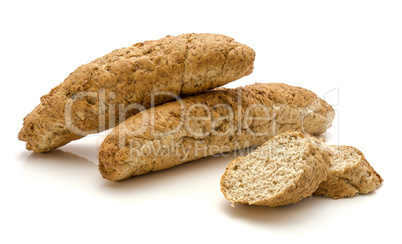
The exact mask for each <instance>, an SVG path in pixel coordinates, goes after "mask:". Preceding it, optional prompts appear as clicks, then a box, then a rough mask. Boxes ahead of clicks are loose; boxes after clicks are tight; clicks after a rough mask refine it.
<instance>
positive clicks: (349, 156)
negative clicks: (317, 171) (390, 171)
mask: <svg viewBox="0 0 402 244" xmlns="http://www.w3.org/2000/svg"><path fill="white" fill-rule="evenodd" d="M329 148H330V149H331V150H332V156H331V159H330V167H329V173H328V178H327V180H325V181H324V182H322V183H321V184H320V187H319V188H318V189H317V191H316V192H314V195H323V196H326V197H331V198H344V197H353V196H355V195H357V194H359V193H369V192H371V191H374V190H375V189H377V187H379V186H380V185H381V183H382V182H383V179H382V178H381V176H380V175H379V174H378V173H377V172H376V171H375V170H374V169H373V167H371V165H370V164H369V163H368V162H367V160H366V158H365V157H364V155H363V153H362V152H361V151H359V150H358V149H356V148H354V147H351V146H329Z"/></svg>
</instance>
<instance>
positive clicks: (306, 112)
mask: <svg viewBox="0 0 402 244" xmlns="http://www.w3.org/2000/svg"><path fill="white" fill-rule="evenodd" d="M334 115H335V113H334V110H333V108H332V107H331V106H330V105H329V104H327V103H326V102H325V101H324V100H322V99H320V98H318V97H317V96H316V95H315V94H314V93H313V92H311V91H309V90H306V89H304V88H300V87H294V86H289V85H286V84H275V83H271V84H254V85H249V86H246V87H239V88H236V89H225V88H218V89H215V90H212V91H209V92H206V93H203V94H199V95H196V96H191V97H187V98H184V99H182V100H179V101H174V102H169V103H166V104H163V105H160V106H157V107H154V108H151V109H148V110H146V111H142V112H141V113H138V114H136V115H134V116H133V117H131V118H129V119H127V120H126V121H125V122H124V123H122V124H120V125H119V126H117V127H116V128H115V129H114V130H113V131H112V132H111V133H110V134H109V135H108V136H107V137H106V138H105V140H104V141H103V143H102V145H101V148H100V151H99V155H98V158H99V171H100V172H101V174H102V176H103V177H104V178H106V179H109V180H113V181H118V180H123V179H127V178H129V177H131V176H134V175H141V174H145V173H148V172H150V171H158V170H163V169H167V168H170V167H173V166H175V165H179V164H182V163H184V162H189V161H192V160H195V159H198V158H202V157H206V156H210V155H213V154H219V153H223V152H228V151H232V150H236V149H241V148H247V147H253V146H258V145H261V144H263V143H264V142H266V141H267V140H268V139H269V138H271V137H272V136H274V135H276V134H279V133H281V132H284V131H287V130H294V131H304V132H306V133H310V134H321V133H323V132H325V131H326V130H327V128H329V127H330V126H331V123H332V121H333V118H334Z"/></svg>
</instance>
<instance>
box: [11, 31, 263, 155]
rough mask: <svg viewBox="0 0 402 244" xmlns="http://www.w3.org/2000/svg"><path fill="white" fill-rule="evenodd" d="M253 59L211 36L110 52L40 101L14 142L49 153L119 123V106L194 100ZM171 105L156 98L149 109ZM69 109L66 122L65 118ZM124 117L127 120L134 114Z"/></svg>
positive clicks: (237, 75) (244, 68) (237, 73)
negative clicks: (181, 97)
mask: <svg viewBox="0 0 402 244" xmlns="http://www.w3.org/2000/svg"><path fill="white" fill-rule="evenodd" d="M254 58H255V53H254V51H253V50H252V49H251V48H249V47H247V46H245V45H243V44H240V43H238V42H235V41H234V40H233V39H232V38H230V37H227V36H224V35H215V34H183V35H180V36H175V37H171V36H168V37H165V38H162V39H159V40H155V41H145V42H142V43H137V44H134V45H132V46H130V47H127V48H122V49H118V50H115V51H113V52H111V53H109V54H107V55H105V56H103V57H101V58H98V59H95V60H94V61H92V62H90V63H88V64H85V65H82V66H80V67H78V68H77V69H76V70H75V71H74V72H73V73H71V74H70V75H69V76H68V77H67V78H66V79H65V80H64V82H63V83H61V84H60V85H58V86H56V87H55V88H53V89H52V90H51V91H50V92H49V93H48V94H47V95H45V96H43V97H42V98H41V103H40V104H39V105H38V106H36V108H35V109H34V110H33V111H32V112H31V113H30V114H28V115H27V116H26V117H25V119H24V125H23V127H22V129H21V131H20V133H19V135H18V138H19V139H20V140H22V141H26V148H27V149H28V150H33V151H35V152H46V151H49V150H52V149H54V148H57V147H60V146H62V145H64V144H66V143H68V142H70V141H72V140H76V139H79V138H82V137H83V136H85V135H87V134H90V133H95V132H99V131H102V130H105V129H108V128H112V127H114V125H116V124H118V123H119V122H122V121H124V118H123V119H122V118H121V117H120V116H119V108H120V106H122V107H123V108H127V107H129V106H130V105H132V104H139V105H141V106H143V108H148V107H150V106H151V99H152V97H151V94H152V92H169V93H173V94H176V95H189V94H196V93H200V92H202V91H206V90H209V89H212V88H215V87H218V86H221V85H224V84H226V83H229V82H231V81H234V80H236V79H239V78H241V77H243V76H245V75H248V74H250V73H251V72H252V70H253V62H254ZM83 92H84V93H85V94H84V95H85V96H82V95H83ZM88 93H89V95H88ZM173 99H174V98H173V97H172V96H168V95H159V96H156V97H155V101H154V104H155V105H158V104H162V103H165V102H167V101H170V100H173ZM69 105H71V121H69V120H67V118H66V116H65V115H66V112H68V110H67V109H68V106H69ZM111 105H112V106H111ZM66 106H67V107H66ZM126 112H127V113H126V114H125V116H124V117H125V118H128V117H129V116H132V115H134V114H135V113H137V112H138V110H137V109H132V110H130V111H126ZM100 117H101V118H100ZM102 121H104V122H102ZM109 122H110V123H109ZM68 123H72V125H74V128H77V130H72V129H71V128H72V126H71V125H70V126H68Z"/></svg>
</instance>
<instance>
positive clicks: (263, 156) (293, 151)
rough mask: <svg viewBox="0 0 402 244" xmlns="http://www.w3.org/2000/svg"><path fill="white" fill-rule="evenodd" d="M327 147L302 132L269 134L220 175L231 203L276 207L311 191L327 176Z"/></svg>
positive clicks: (310, 193) (328, 153)
mask: <svg viewBox="0 0 402 244" xmlns="http://www.w3.org/2000/svg"><path fill="white" fill-rule="evenodd" d="M329 158H330V150H328V148H327V146H326V145H325V144H324V143H323V142H322V141H321V140H319V139H317V138H315V137H313V136H310V135H308V134H305V133H301V132H291V131H288V132H284V133H282V134H279V135H277V136H274V137H272V138H271V139H270V140H268V141H267V142H266V143H264V144H263V145H262V146H260V147H259V148H257V149H256V150H255V151H254V152H252V153H249V154H248V155H246V156H245V157H239V158H237V159H235V160H233V161H232V162H231V163H230V164H229V165H228V167H227V168H226V171H225V173H224V174H223V176H222V178H221V191H222V193H223V194H224V195H225V197H226V199H228V200H229V201H231V202H232V203H243V204H249V205H264V206H269V207H276V206H281V205H286V204H290V203H296V202H298V201H299V200H301V199H303V198H305V197H308V196H310V195H312V194H313V192H315V191H316V190H317V188H318V186H319V185H320V183H321V182H322V181H324V180H326V179H327V174H328V164H329Z"/></svg>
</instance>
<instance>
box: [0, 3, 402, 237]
mask: <svg viewBox="0 0 402 244" xmlns="http://www.w3.org/2000/svg"><path fill="white" fill-rule="evenodd" d="M401 13H402V3H401V1H352V0H348V1H340V0H339V1H264V2H263V1H260V2H257V1H230V2H224V3H223V2H222V3H221V2H220V1H217V0H215V1H197V2H195V1H127V2H120V1H105V2H103V1H96V2H90V3H89V2H86V1H64V2H63V3H61V2H60V1H48V2H44V1H7V2H6V1H2V2H1V4H0V26H1V30H0V31H1V32H0V33H1V39H0V44H1V45H0V53H1V59H0V62H1V65H0V69H1V73H0V77H1V78H0V79H1V85H2V86H1V87H2V89H1V92H2V94H1V98H0V99H1V103H0V104H1V128H2V137H1V141H0V143H1V147H0V148H1V155H2V156H1V160H0V170H1V171H0V172H1V177H0V187H1V188H0V189H1V200H0V225H1V226H0V233H1V234H0V242H1V243H28V242H29V243H84V242H87V243H128V242H135V243H146V242H154V243H162V242H163V243H164V242H169V243H173V242H172V241H175V242H178V243H183V242H187V243H189V242H206V241H225V242H228V243H238V242H242V243H244V242H245V241H247V242H250V243H257V242H258V243H278V242H280V243H287V242H290V241H292V242H293V241H308V242H310V243H311V242H313V243H315V242H317V243H318V242H323V241H325V242H330V243H331V242H337V243H338V242H356V243H357V241H359V243H362V242H364V243H374V242H378V241H383V240H385V238H387V239H388V240H392V238H396V239H394V240H398V239H399V240H400V236H399V235H400V233H398V232H399V231H400V221H401V217H402V214H401V208H400V206H399V201H400V198H401V197H400V193H399V192H400V189H401V176H400V175H401V172H402V166H401V165H402V160H401V156H400V152H401V150H402V149H401V141H400V138H402V133H401V129H400V127H401V115H400V114H401V105H402V103H401V100H400V98H401V96H402V95H401V90H400V86H399V84H400V83H401V81H402V69H401V67H402V28H401V27H402V14H401ZM188 32H196V33H201V32H209V33H220V34H225V35H228V36H231V37H234V38H235V39H236V40H237V41H240V42H242V43H244V44H247V45H248V46H250V47H252V48H254V50H255V51H256V54H257V56H256V60H255V69H254V72H253V73H252V74H251V75H250V76H248V77H245V78H242V79H240V80H238V81H236V82H233V83H231V84H228V85H227V86H228V87H236V86H241V85H245V84H251V83H254V82H284V83H287V84H291V85H297V86H302V87H305V88H307V89H310V90H312V91H314V92H315V93H316V94H317V95H319V96H320V97H323V98H324V97H325V98H326V99H327V100H328V101H329V102H330V103H331V104H333V105H334V108H335V109H336V111H337V117H336V119H335V122H334V127H333V128H331V129H330V131H329V132H328V133H327V140H328V142H329V143H333V144H338V143H339V144H346V145H353V146H355V147H357V148H359V149H360V150H361V151H362V152H363V153H364V154H365V155H366V158H367V159H368V161H369V162H370V163H371V164H372V166H373V167H374V168H375V169H376V170H377V171H378V172H379V173H380V174H381V176H382V177H383V178H384V180H385V182H384V184H383V186H382V187H380V188H379V189H378V190H377V191H376V192H374V193H372V194H368V195H364V196H358V197H354V198H350V199H340V200H332V199H327V198H322V197H311V198H308V199H305V200H303V201H301V202H299V203H297V204H294V205H290V206H285V207H279V208H267V207H253V206H240V205H236V207H235V208H232V207H231V206H230V203H229V202H228V201H227V200H226V199H225V198H224V197H223V195H222V194H221V192H220V187H219V180H220V177H221V175H222V173H223V172H224V169H225V167H226V165H227V164H228V163H229V162H230V161H231V160H232V159H233V158H234V156H233V154H232V155H231V156H230V157H211V158H206V159H202V160H198V161H195V162H191V163H187V164H184V165H182V166H178V167H175V168H173V169H169V170H165V171H162V172H158V173H152V174H148V175H144V176H140V177H136V178H133V179H130V180H127V181H124V182H119V183H115V182H109V181H107V180H104V179H103V178H102V177H101V176H100V174H99V173H98V170H97V166H96V164H97V150H98V148H99V145H100V143H101V142H102V139H103V138H104V136H105V133H102V134H101V135H97V136H92V137H89V138H85V139H83V140H80V141H76V142H73V143H70V144H69V145H67V146H64V147H62V148H61V149H59V150H56V151H54V152H51V153H46V154H35V153H31V152H28V151H26V150H25V145H24V143H23V142H20V141H18V139H17V134H18V132H19V129H20V128H21V126H22V119H23V118H24V116H25V115H26V114H27V113H29V112H30V111H31V110H32V109H33V108H34V107H35V106H36V105H37V104H38V103H39V98H40V97H41V96H42V95H44V94H46V93H47V92H49V91H50V89H51V88H52V87H54V86H56V85H57V84H59V83H60V82H62V81H63V80H64V78H65V77H67V76H68V74H69V73H70V72H72V71H74V70H75V69H76V68H77V67H78V66H79V65H81V64H84V63H88V62H90V61H91V60H93V59H95V58H97V57H99V56H103V55H104V54H106V53H108V52H110V51H112V50H114V49H116V48H121V47H126V46H129V45H131V44H134V43H136V42H141V41H144V40H152V39H159V38H162V37H164V36H166V35H179V34H182V33H188ZM395 221H396V223H394V222H395Z"/></svg>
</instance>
